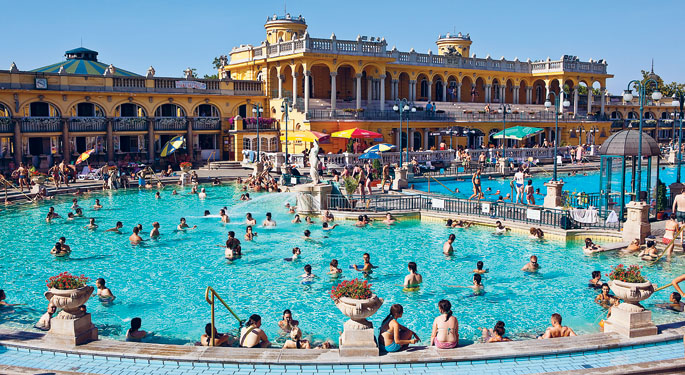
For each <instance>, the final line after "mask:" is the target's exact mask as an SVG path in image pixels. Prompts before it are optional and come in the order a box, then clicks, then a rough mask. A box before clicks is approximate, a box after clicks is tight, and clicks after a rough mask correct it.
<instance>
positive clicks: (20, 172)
mask: <svg viewBox="0 0 685 375" xmlns="http://www.w3.org/2000/svg"><path fill="white" fill-rule="evenodd" d="M12 174H13V175H17V176H18V179H19V188H20V189H21V192H22V193H23V192H24V185H26V188H27V189H31V185H30V184H29V179H28V175H29V171H28V169H26V167H25V166H24V163H19V168H17V170H16V171H14V173H12Z"/></svg>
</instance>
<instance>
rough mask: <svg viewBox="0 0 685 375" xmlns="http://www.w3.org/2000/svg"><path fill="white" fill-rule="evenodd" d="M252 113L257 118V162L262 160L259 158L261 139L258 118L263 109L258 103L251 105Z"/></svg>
mask: <svg viewBox="0 0 685 375" xmlns="http://www.w3.org/2000/svg"><path fill="white" fill-rule="evenodd" d="M252 113H253V114H254V115H255V117H257V160H258V161H259V160H261V159H262V157H261V156H260V151H261V148H260V146H261V145H262V139H261V138H260V137H259V118H260V117H262V113H264V107H262V105H261V104H260V103H257V104H253V105H252Z"/></svg>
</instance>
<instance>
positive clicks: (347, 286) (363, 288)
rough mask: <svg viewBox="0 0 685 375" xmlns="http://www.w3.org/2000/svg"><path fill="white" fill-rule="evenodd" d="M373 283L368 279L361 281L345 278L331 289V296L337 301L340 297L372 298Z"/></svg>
mask: <svg viewBox="0 0 685 375" xmlns="http://www.w3.org/2000/svg"><path fill="white" fill-rule="evenodd" d="M372 294H373V293H372V292H371V284H369V283H368V281H363V282H362V281H360V280H359V279H353V280H343V281H341V282H340V284H338V285H337V286H334V287H333V288H332V289H331V298H332V299H333V300H334V301H336V300H338V299H340V297H347V298H354V299H367V298H371V295H372Z"/></svg>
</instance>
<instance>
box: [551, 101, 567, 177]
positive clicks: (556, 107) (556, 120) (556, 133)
mask: <svg viewBox="0 0 685 375" xmlns="http://www.w3.org/2000/svg"><path fill="white" fill-rule="evenodd" d="M549 95H554V176H553V177H552V181H556V180H557V147H559V95H557V94H556V93H555V92H554V91H552V92H550V93H549V94H548V95H547V100H545V108H547V109H549V108H550V107H551V106H552V102H550V101H549ZM562 105H563V106H564V107H565V108H568V107H569V106H570V105H571V102H569V101H568V99H566V98H564V102H563V103H562ZM562 112H563V108H562Z"/></svg>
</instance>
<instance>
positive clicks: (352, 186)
mask: <svg viewBox="0 0 685 375" xmlns="http://www.w3.org/2000/svg"><path fill="white" fill-rule="evenodd" d="M357 186H359V181H358V180H357V179H356V178H354V177H345V178H343V187H344V188H345V192H346V193H347V195H352V194H354V191H355V190H357Z"/></svg>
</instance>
